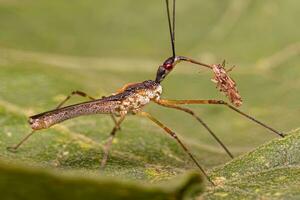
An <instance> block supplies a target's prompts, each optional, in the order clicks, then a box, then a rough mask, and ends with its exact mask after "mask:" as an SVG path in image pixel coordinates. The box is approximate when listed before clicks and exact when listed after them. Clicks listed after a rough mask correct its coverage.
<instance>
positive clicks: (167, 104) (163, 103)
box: [154, 100, 233, 158]
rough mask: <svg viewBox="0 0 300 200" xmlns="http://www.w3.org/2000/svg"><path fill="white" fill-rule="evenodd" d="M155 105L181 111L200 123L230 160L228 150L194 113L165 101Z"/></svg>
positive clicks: (230, 154)
mask: <svg viewBox="0 0 300 200" xmlns="http://www.w3.org/2000/svg"><path fill="white" fill-rule="evenodd" d="M154 102H155V103H157V104H158V105H161V106H164V107H168V108H174V109H177V110H181V111H183V112H186V113H188V114H190V115H191V116H192V117H194V118H195V119H196V120H197V121H198V122H200V123H201V125H202V126H203V127H204V128H205V129H206V130H207V131H208V132H209V133H210V134H211V135H212V137H213V138H214V139H215V140H216V141H217V142H218V143H219V144H220V145H221V147H222V148H223V149H224V150H225V152H226V153H227V154H228V155H229V157H230V158H233V155H232V153H231V152H230V151H229V150H228V148H227V147H226V146H225V144H224V143H223V142H222V141H221V140H220V139H219V138H218V137H217V135H216V134H215V133H214V132H213V131H212V130H211V129H210V128H209V127H208V125H207V124H206V123H205V122H204V121H203V120H202V119H201V118H200V117H199V116H197V115H196V114H195V113H194V111H192V110H190V109H188V108H184V107H181V106H178V105H176V104H174V103H172V102H168V101H167V100H155V101H154Z"/></svg>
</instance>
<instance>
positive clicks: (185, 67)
mask: <svg viewBox="0 0 300 200" xmlns="http://www.w3.org/2000/svg"><path fill="white" fill-rule="evenodd" d="M299 6H300V2H299V1H297V0H285V1H282V0H264V1H260V0H243V1H241V0H210V1H204V0H185V1H183V0H181V1H180V0H177V24H176V46H177V53H178V54H179V55H185V56H189V57H192V58H195V59H197V60H200V61H203V62H206V63H220V62H222V60H223V59H226V60H227V63H228V65H230V66H232V65H236V66H237V67H236V68H235V69H234V70H233V72H231V75H232V77H233V78H234V79H235V80H236V82H237V84H238V88H239V90H240V93H241V95H242V97H243V100H244V104H243V106H242V107H241V109H242V110H243V111H245V112H246V113H249V114H251V115H253V116H255V117H256V118H258V119H260V120H262V121H263V122H266V123H267V124H269V125H271V126H272V127H274V128H276V129H278V130H281V131H284V132H288V131H290V130H292V129H295V128H297V127H298V124H299V118H298V117H299V115H298V114H299V111H300V106H299V94H300V82H299V78H298V76H299V74H300V70H299V63H300V56H299V55H300V28H299V19H300V12H299ZM170 55H171V48H170V42H169V32H168V27H167V21H166V11H165V4H164V1H162V0H156V1H138V0H126V1H125V0H114V1H108V0H97V1H96V0H84V1H83V0H73V1H67V0H52V1H45V0H22V1H21V0H0V156H1V158H2V159H4V160H6V161H10V162H13V161H16V160H17V161H24V162H26V163H30V164H33V165H41V166H44V167H48V168H51V167H55V168H59V169H66V170H69V169H75V170H82V171H84V172H86V173H92V174H93V173H99V172H98V167H99V160H100V159H101V157H102V149H101V145H102V144H103V143H104V142H105V139H106V138H107V137H108V135H109V132H110V130H111V128H112V126H113V123H112V122H111V119H110V117H109V116H89V117H82V118H77V119H74V120H71V121H67V122H65V123H63V124H62V125H59V126H56V127H54V128H52V129H49V130H46V131H42V132H41V133H40V134H36V135H35V136H33V137H32V138H31V139H30V141H28V142H27V143H26V144H25V145H24V146H23V147H22V148H21V149H20V151H19V152H18V153H17V154H11V153H8V152H7V151H6V150H5V147H6V146H7V145H11V144H14V143H16V142H17V141H19V140H20V139H21V138H22V137H23V136H24V135H25V134H27V133H28V132H29V131H30V128H29V126H28V125H27V117H28V116H29V115H32V114H36V113H39V112H43V111H46V110H49V109H52V108H54V107H55V106H56V105H57V104H58V103H59V102H60V101H62V100H63V99H64V97H65V96H66V95H67V94H69V93H70V92H71V91H73V90H82V91H85V92H87V93H88V94H90V95H91V96H95V97H101V96H102V95H109V94H110V93H112V92H114V91H115V90H116V89H118V88H120V87H121V86H122V85H124V84H125V83H128V82H137V81H143V80H146V79H153V78H154V76H155V73H156V70H157V67H158V65H159V64H161V63H162V62H163V61H164V60H165V59H166V58H167V57H169V56H170ZM211 77H212V74H211V73H210V72H208V71H206V70H205V69H201V68H198V67H197V66H192V65H189V64H181V65H178V66H177V68H176V70H174V72H173V73H172V74H171V75H169V77H168V78H167V79H166V80H165V82H163V87H164V94H163V97H164V98H169V99H225V98H224V96H223V95H222V94H220V93H219V92H218V91H217V90H216V89H215V85H214V84H213V83H212V82H211V81H210V78H211ZM78 101H82V99H81V98H80V97H76V98H74V99H73V100H72V101H71V103H74V102H78ZM190 108H192V109H193V110H195V111H196V113H198V114H199V115H200V116H201V117H202V118H203V119H204V120H205V121H206V122H207V123H208V124H209V126H210V127H211V128H212V129H213V130H214V131H215V132H216V133H217V135H218V136H219V137H220V138H221V139H222V141H223V142H224V143H225V144H226V145H227V146H228V147H229V149H230V150H231V151H232V152H233V153H234V154H235V155H236V156H237V155H240V154H243V153H245V152H247V151H249V150H251V149H254V148H255V147H257V146H258V145H260V144H262V143H264V142H266V141H269V140H271V139H272V138H274V137H276V136H275V135H272V133H269V132H268V131H267V130H265V129H263V128H261V127H259V126H257V125H255V124H253V123H252V122H250V121H248V120H246V119H244V118H242V117H240V116H238V115H237V114H236V113H233V112H231V111H230V110H228V109H226V108H225V107H221V106H191V107H190ZM146 110H147V111H149V112H150V113H152V114H153V115H154V116H156V117H157V118H159V119H160V120H161V121H163V122H164V123H165V124H166V125H168V126H169V127H171V128H172V129H173V130H175V131H176V132H177V133H178V134H179V135H180V137H181V138H183V140H184V141H185V143H186V144H187V145H188V146H189V147H190V148H191V150H192V152H193V153H194V154H195V155H196V156H197V158H198V160H200V162H201V163H203V165H205V167H207V168H212V167H214V166H217V165H220V164H222V163H225V162H226V161H228V160H229V159H228V157H227V156H226V155H225V154H224V152H223V151H222V149H220V147H219V146H218V144H216V143H215V141H213V140H212V138H211V137H210V136H209V135H208V134H207V132H206V131H205V130H204V129H203V128H202V127H201V126H200V124H198V123H197V121H195V120H194V119H193V118H191V117H190V116H188V115H186V114H185V113H179V112H178V111H176V110H170V109H166V108H161V107H159V106H157V105H149V106H148V107H147V108H146ZM192 168H195V167H194V164H193V163H192V162H191V161H190V160H189V158H188V157H187V156H186V155H185V153H184V152H182V150H181V149H180V147H178V146H177V144H176V143H175V142H174V141H172V139H170V138H169V137H168V136H166V135H164V133H163V132H162V131H161V130H160V129H159V128H157V127H155V126H153V125H152V124H151V122H148V121H147V120H146V119H140V118H139V117H136V116H132V117H128V119H127V121H125V123H124V125H123V128H122V131H121V132H120V133H119V134H118V136H117V139H116V140H115V142H114V145H113V147H112V150H111V157H110V159H109V161H108V164H107V169H106V170H105V172H104V173H105V174H107V175H109V176H116V177H125V178H129V179H138V180H148V181H150V182H159V181H161V180H165V179H168V178H170V177H173V176H174V175H176V174H181V173H183V172H184V171H186V170H187V169H192Z"/></svg>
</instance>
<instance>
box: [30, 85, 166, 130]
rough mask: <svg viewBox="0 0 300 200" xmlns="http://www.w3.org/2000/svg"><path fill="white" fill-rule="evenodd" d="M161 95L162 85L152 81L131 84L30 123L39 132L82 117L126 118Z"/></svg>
mask: <svg viewBox="0 0 300 200" xmlns="http://www.w3.org/2000/svg"><path fill="white" fill-rule="evenodd" d="M161 93H162V87H161V85H160V84H159V83H156V82H155V81H152V80H148V81H144V82H141V83H135V84H130V85H128V86H127V87H125V88H123V90H122V91H121V92H119V93H117V94H114V95H111V96H108V97H103V98H102V99H97V100H93V101H87V102H83V103H79V104H75V105H71V106H66V107H63V108H59V109H55V110H51V111H47V112H44V113H41V114H38V115H34V116H31V117H30V118H29V123H30V125H31V128H32V129H33V130H39V129H45V128H49V127H51V126H53V125H55V124H57V123H60V122H62V121H65V120H68V119H72V118H75V117H79V116H82V115H92V114H114V115H116V116H124V115H126V114H127V113H132V114H135V113H137V112H138V111H140V110H141V108H142V107H144V106H145V105H146V104H148V103H149V102H150V101H151V100H152V99H155V100H158V99H159V98H160V95H161Z"/></svg>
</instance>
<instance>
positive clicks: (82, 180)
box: [0, 162, 202, 200]
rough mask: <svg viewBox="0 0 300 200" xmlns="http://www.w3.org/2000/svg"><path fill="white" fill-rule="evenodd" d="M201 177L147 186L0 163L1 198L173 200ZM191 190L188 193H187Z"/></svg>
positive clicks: (188, 191) (193, 175) (196, 186)
mask: <svg viewBox="0 0 300 200" xmlns="http://www.w3.org/2000/svg"><path fill="white" fill-rule="evenodd" d="M201 182H202V180H201V177H200V176H199V175H198V174H197V173H190V174H188V175H186V176H185V177H182V178H181V179H180V181H178V180H177V181H173V182H171V183H170V182H169V183H165V184H164V185H163V184H161V185H160V186H158V185H157V186H155V185H154V186H153V185H152V186H149V185H146V184H142V183H140V184H138V183H130V182H124V181H121V180H114V179H111V178H110V179H108V178H103V177H102V178H100V177H97V176H96V177H95V176H89V175H83V174H81V175H80V172H75V171H74V172H72V173H71V172H69V173H67V174H66V173H61V172H57V171H54V170H45V169H39V168H34V167H31V168H28V167H25V166H22V165H19V166H16V165H12V164H7V163H6V164H5V163H3V162H0V191H1V199H53V198H55V199H66V198H67V199H73V200H75V199H111V200H117V199H124V200H125V199H128V200H129V199H145V200H146V199H155V200H175V199H183V196H184V195H185V196H186V194H193V193H191V192H192V190H194V191H195V189H197V192H198V193H199V192H200V191H201V190H202V189H201V188H202V186H201ZM191 189H192V190H191Z"/></svg>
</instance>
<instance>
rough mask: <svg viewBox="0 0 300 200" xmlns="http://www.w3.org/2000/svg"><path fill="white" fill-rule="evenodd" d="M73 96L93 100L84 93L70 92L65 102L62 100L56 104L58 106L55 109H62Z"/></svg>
mask: <svg viewBox="0 0 300 200" xmlns="http://www.w3.org/2000/svg"><path fill="white" fill-rule="evenodd" d="M74 95H78V96H81V97H87V98H89V99H90V100H95V98H93V97H91V96H89V95H87V94H86V93H85V92H82V91H79V90H75V91H73V92H71V94H69V95H68V96H67V97H66V98H65V100H63V101H62V102H61V103H60V104H58V106H57V107H56V109H58V108H60V107H62V106H63V105H64V104H65V103H66V102H67V101H68V100H69V99H70V98H71V97H72V96H74Z"/></svg>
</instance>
